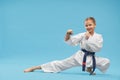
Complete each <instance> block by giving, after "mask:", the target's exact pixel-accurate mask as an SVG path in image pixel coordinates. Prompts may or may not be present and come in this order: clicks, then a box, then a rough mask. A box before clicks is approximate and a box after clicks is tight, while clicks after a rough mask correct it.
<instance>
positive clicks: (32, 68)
mask: <svg viewBox="0 0 120 80" xmlns="http://www.w3.org/2000/svg"><path fill="white" fill-rule="evenodd" d="M37 69H41V66H34V67H30V68H27V69H25V70H24V72H33V71H34V70H37Z"/></svg>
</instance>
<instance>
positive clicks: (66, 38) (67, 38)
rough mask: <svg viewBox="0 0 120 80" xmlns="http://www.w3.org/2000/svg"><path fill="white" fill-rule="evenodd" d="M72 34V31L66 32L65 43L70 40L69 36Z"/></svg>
mask: <svg viewBox="0 0 120 80" xmlns="http://www.w3.org/2000/svg"><path fill="white" fill-rule="evenodd" d="M72 34H73V31H72V29H69V30H67V33H66V35H65V41H67V40H69V39H70V35H72Z"/></svg>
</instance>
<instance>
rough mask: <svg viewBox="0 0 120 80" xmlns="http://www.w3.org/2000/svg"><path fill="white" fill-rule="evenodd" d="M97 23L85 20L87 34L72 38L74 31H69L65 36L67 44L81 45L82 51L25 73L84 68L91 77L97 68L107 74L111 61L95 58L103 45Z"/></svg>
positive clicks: (27, 70) (32, 68)
mask: <svg viewBox="0 0 120 80" xmlns="http://www.w3.org/2000/svg"><path fill="white" fill-rule="evenodd" d="M95 27H96V21H95V19H94V18H93V17H88V18H87V19H86V20H85V29H86V32H83V33H79V34H77V35H74V36H72V34H73V31H72V30H71V29H69V30H68V31H67V33H66V36H65V42H66V43H67V44H69V45H73V46H76V45H78V44H80V47H81V50H78V52H76V53H75V54H74V55H72V56H71V57H69V58H66V59H64V60H56V61H52V62H49V63H46V64H42V65H40V66H34V67H31V68H28V69H25V70H24V72H32V71H34V70H36V69H41V70H43V71H44V72H60V71H63V70H66V69H69V68H72V67H76V66H82V70H83V71H87V72H89V73H90V75H95V73H94V71H95V68H98V69H99V70H100V71H102V72H105V71H106V70H107V69H108V67H109V64H110V61H109V59H107V58H102V57H98V56H95V53H96V52H98V51H100V49H101V48H102V45H103V38H102V35H100V34H97V33H96V32H95Z"/></svg>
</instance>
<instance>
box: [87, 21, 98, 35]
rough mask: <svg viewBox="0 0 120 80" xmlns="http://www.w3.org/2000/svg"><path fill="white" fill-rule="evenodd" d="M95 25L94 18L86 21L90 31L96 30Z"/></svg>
mask: <svg viewBox="0 0 120 80" xmlns="http://www.w3.org/2000/svg"><path fill="white" fill-rule="evenodd" d="M95 26H96V25H95V23H94V22H93V20H90V19H88V20H86V21H85V28H86V30H87V31H88V32H89V33H91V32H94V29H95Z"/></svg>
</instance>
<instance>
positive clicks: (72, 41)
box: [66, 33, 83, 46]
mask: <svg viewBox="0 0 120 80" xmlns="http://www.w3.org/2000/svg"><path fill="white" fill-rule="evenodd" d="M82 38H83V33H79V34H77V35H74V36H70V39H69V40H68V41H66V43H67V44H69V45H72V46H77V45H78V44H79V43H80V41H81V40H82Z"/></svg>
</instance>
